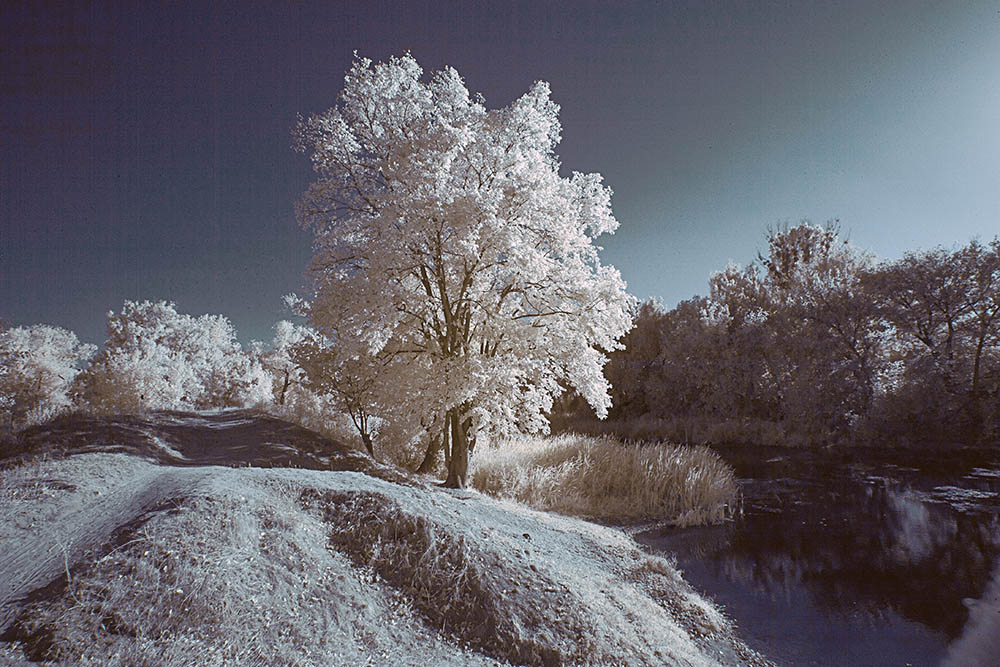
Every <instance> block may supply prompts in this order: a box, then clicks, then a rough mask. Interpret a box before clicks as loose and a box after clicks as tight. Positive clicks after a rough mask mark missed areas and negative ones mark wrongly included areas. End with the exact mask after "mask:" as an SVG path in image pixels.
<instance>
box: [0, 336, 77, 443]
mask: <svg viewBox="0 0 1000 667" xmlns="http://www.w3.org/2000/svg"><path fill="white" fill-rule="evenodd" d="M96 349H97V348H95V347H94V346H93V345H86V344H81V343H80V341H79V339H77V337H76V334H74V333H73V332H72V331H67V330H66V329H61V328H59V327H54V326H49V325H46V324H36V325H34V326H27V327H15V328H12V329H5V330H3V331H0V412H3V413H5V414H6V419H5V420H4V421H5V426H6V427H7V428H9V429H11V430H15V429H17V428H18V427H20V426H24V425H28V424H32V423H38V422H41V421H44V420H46V419H48V418H50V417H52V416H54V415H55V414H57V413H58V412H59V411H60V410H63V409H66V408H68V407H69V406H70V397H69V389H70V386H71V385H72V383H73V380H74V378H75V377H76V375H77V373H79V372H80V371H79V368H80V365H82V364H84V363H86V361H87V360H88V359H89V358H90V357H91V356H92V355H93V354H94V352H95V351H96Z"/></svg>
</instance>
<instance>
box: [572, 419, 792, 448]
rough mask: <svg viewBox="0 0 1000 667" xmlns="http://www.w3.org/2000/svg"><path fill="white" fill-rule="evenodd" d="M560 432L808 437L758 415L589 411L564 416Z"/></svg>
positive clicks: (708, 439)
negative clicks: (620, 415)
mask: <svg viewBox="0 0 1000 667" xmlns="http://www.w3.org/2000/svg"><path fill="white" fill-rule="evenodd" d="M558 431H559V432H575V433H586V434H588V435H595V436H597V435H607V436H614V437H617V438H621V439H623V440H642V441H646V442H655V441H660V440H666V441H669V442H678V443H684V444H699V445H706V444H714V445H743V444H745V445H783V446H793V447H802V446H807V445H808V444H809V441H808V440H807V439H806V438H804V436H803V435H802V434H799V433H793V432H790V431H789V430H788V429H787V428H786V427H784V426H783V425H782V424H779V423H778V422H774V421H766V420H760V419H721V420H719V419H711V418H705V417H682V416H676V417H675V416H668V417H658V416H653V415H649V414H647V415H643V416H641V417H634V418H631V419H605V420H603V421H599V420H598V419H597V418H596V417H593V416H592V415H588V416H577V417H569V418H563V419H562V420H560V422H559V429H558Z"/></svg>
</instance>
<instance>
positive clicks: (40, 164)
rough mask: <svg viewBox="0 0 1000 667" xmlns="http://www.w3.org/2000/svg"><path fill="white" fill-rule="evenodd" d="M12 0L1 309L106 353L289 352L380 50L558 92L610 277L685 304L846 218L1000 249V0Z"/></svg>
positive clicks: (471, 77) (880, 244)
mask: <svg viewBox="0 0 1000 667" xmlns="http://www.w3.org/2000/svg"><path fill="white" fill-rule="evenodd" d="M64 4H68V3H62V2H59V3H53V4H51V5H48V7H50V8H46V7H47V5H46V3H43V2H7V3H3V8H2V9H0V26H2V27H0V49H2V50H3V56H2V64H0V67H2V71H0V88H2V130H0V147H2V152H3V159H2V161H0V164H2V166H0V318H3V319H4V320H5V321H7V322H8V323H10V324H32V323H36V322H47V323H51V324H57V325H60V326H64V327H67V328H70V329H73V330H74V331H76V332H77V333H78V334H79V335H80V337H81V338H83V339H84V340H87V341H90V342H100V341H102V340H103V338H104V333H105V332H104V322H105V319H104V318H105V313H106V312H107V311H108V310H109V309H114V310H118V309H119V308H120V307H121V303H122V301H123V300H124V299H169V300H173V301H176V303H177V305H178V309H179V310H181V311H183V312H188V313H191V314H201V313H205V312H211V313H224V314H226V315H227V316H229V317H230V319H231V320H232V321H233V323H234V324H235V325H236V327H237V328H238V329H239V331H240V334H241V338H242V339H244V340H247V339H249V338H260V339H269V338H270V332H269V329H270V327H271V325H272V324H273V323H274V322H275V321H276V320H277V319H280V318H282V317H287V316H288V314H287V313H286V312H284V311H283V308H282V304H281V299H280V297H281V295H282V294H285V293H287V292H291V291H299V290H301V287H302V283H303V272H304V270H305V266H306V264H307V262H308V259H309V240H310V239H309V236H308V234H306V233H305V232H303V231H301V230H299V229H298V227H297V225H296V223H295V219H294V214H293V204H294V202H295V200H296V199H297V198H298V196H299V195H300V194H301V192H302V191H303V190H304V189H305V187H306V186H307V184H308V183H309V181H310V180H311V178H312V172H311V170H310V167H309V164H308V160H307V159H306V158H305V157H304V156H302V155H299V154H296V153H294V152H293V151H292V150H291V148H290V146H291V138H290V129H291V127H292V125H293V124H294V122H295V119H296V114H297V113H302V114H304V115H308V114H310V113H316V112H320V111H323V110H324V109H326V108H328V107H330V106H332V105H333V104H334V102H335V101H336V96H337V94H338V92H339V91H340V88H341V85H342V81H343V75H344V72H345V71H346V70H347V68H348V67H349V66H350V64H351V60H352V57H353V55H352V54H353V52H354V50H355V49H356V50H358V52H359V53H360V54H361V55H363V56H366V57H370V58H372V59H374V60H383V59H385V58H387V57H388V56H389V55H393V54H397V55H398V54H402V53H404V52H405V51H407V50H409V51H411V52H412V53H413V55H414V56H415V57H416V59H417V60H418V61H419V62H420V63H421V65H423V66H424V68H425V70H432V69H437V68H439V67H441V66H442V65H445V64H448V65H452V66H454V67H455V68H456V69H457V70H458V71H459V72H460V73H461V74H462V75H463V76H464V77H465V79H466V82H467V85H468V87H469V88H470V89H471V90H473V91H480V92H482V93H483V94H484V95H485V97H486V100H487V104H488V106H490V107H497V106H503V105H506V104H508V103H509V102H510V101H511V100H512V99H514V98H515V97H517V96H518V95H520V94H521V93H523V92H524V91H526V90H527V88H528V87H529V86H530V85H531V83H532V82H533V81H535V80H537V79H544V80H547V81H549V82H550V83H551V86H552V95H553V98H554V99H555V101H556V102H557V103H559V104H560V105H561V106H562V113H561V116H560V117H561V120H562V123H563V142H562V144H561V146H560V147H559V149H558V152H559V154H560V157H561V158H562V163H563V165H564V168H565V169H566V170H567V171H569V170H577V171H599V172H601V173H602V174H603V175H604V177H605V181H606V182H607V183H608V184H609V185H611V187H612V188H613V189H614V190H615V197H614V199H613V205H614V210H615V213H616V215H617V217H618V219H619V221H620V222H621V228H620V229H619V231H618V233H617V234H616V235H615V236H613V237H608V238H604V239H603V245H604V247H605V251H604V252H603V253H602V257H603V258H604V261H605V262H608V263H611V264H614V265H615V266H617V267H618V268H619V269H621V271H622V273H623V275H624V276H625V278H626V280H627V281H628V282H629V286H630V291H632V292H633V293H635V294H636V295H637V296H639V297H641V298H646V297H649V296H660V297H662V298H663V300H664V302H665V303H667V304H668V305H672V304H673V303H676V302H677V301H678V300H680V299H684V298H687V297H690V296H692V295H694V294H696V293H704V292H705V291H706V281H707V278H708V275H709V273H710V272H712V271H714V270H717V269H721V268H723V267H724V266H725V264H726V262H727V260H729V259H730V258H732V259H734V260H736V261H739V262H747V261H749V260H750V259H752V258H753V256H754V254H755V252H756V250H757V249H758V248H760V247H761V246H762V239H763V234H764V232H765V230H766V229H767V227H768V226H774V225H776V224H780V223H781V222H785V221H788V222H795V221H797V220H799V219H801V218H811V219H812V220H814V221H815V222H822V221H824V220H827V219H830V218H839V219H840V220H841V224H842V227H843V229H844V230H845V231H847V232H849V234H850V236H851V238H852V240H853V241H854V242H855V243H856V244H857V245H860V246H862V247H865V248H868V249H870V250H872V251H874V252H875V253H876V254H878V255H879V256H881V257H898V256H900V255H901V254H902V253H903V252H904V251H905V250H908V249H915V248H921V247H930V246H933V245H937V244H945V245H951V244H954V243H964V242H966V241H968V240H969V239H970V238H972V237H973V236H979V237H981V238H984V239H989V238H992V237H993V236H994V235H996V234H997V233H1000V69H998V65H1000V4H998V3H997V2H995V1H993V2H920V1H915V2H891V1H888V2H871V1H870V0H869V1H864V2H825V3H812V2H763V1H758V2H718V3H708V2H690V3H673V2H634V3H628V2H604V3H598V2H587V1H586V0H576V1H573V2H551V3H546V2H539V1H536V2H473V1H469V0H466V1H463V2H441V1H434V2H378V1H376V2H351V3H346V2H344V3H341V2H335V1H330V2H323V3H315V5H312V6H310V7H308V8H301V9H289V8H288V6H289V4H291V3H289V4H286V3H280V4H279V3H275V4H264V3H254V2H232V3H208V2H206V3H196V4H190V3H177V2H172V3H169V4H164V5H161V6H158V5H157V3H153V2H140V3H115V4H108V5H104V4H101V5H98V4H94V5H90V6H87V5H86V4H85V3H77V4H76V6H75V7H74V8H72V9H69V8H66V7H64V6H63V5H64Z"/></svg>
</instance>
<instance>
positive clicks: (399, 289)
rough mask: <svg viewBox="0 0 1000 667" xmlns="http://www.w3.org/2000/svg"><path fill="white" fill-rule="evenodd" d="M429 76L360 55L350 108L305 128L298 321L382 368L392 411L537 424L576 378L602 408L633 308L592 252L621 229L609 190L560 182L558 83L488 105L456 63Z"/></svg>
mask: <svg viewBox="0 0 1000 667" xmlns="http://www.w3.org/2000/svg"><path fill="white" fill-rule="evenodd" d="M422 74H423V72H422V70H421V68H420V66H419V65H418V64H417V62H416V61H415V60H414V59H413V58H412V57H411V56H409V55H406V56H403V57H401V58H392V59H390V60H389V61H388V62H387V63H378V64H373V63H372V62H371V61H370V60H367V59H359V60H357V61H356V62H355V64H354V66H353V67H352V68H351V70H350V72H348V74H347V76H346V77H345V84H344V90H343V92H342V94H341V97H340V104H339V105H338V106H336V107H334V108H332V109H330V110H329V111H327V112H325V113H323V114H320V115H318V116H314V117H311V118H309V119H308V120H303V121H301V122H300V124H299V126H298V128H297V132H296V134H297V137H298V140H299V148H300V149H301V150H303V151H308V152H309V153H310V154H311V158H312V162H313V166H314V168H315V170H316V172H317V174H318V178H317V180H316V182H315V183H313V185H312V186H311V187H310V188H309V190H308V191H307V192H306V194H305V196H304V197H303V199H302V201H301V202H300V205H299V211H298V213H299V218H300V221H301V223H302V224H303V225H304V226H305V227H307V228H309V229H311V230H312V231H313V233H314V235H315V241H314V257H313V262H312V276H313V279H314V290H315V291H314V292H313V293H312V294H311V295H310V297H309V298H308V299H307V300H306V302H307V303H308V308H306V309H304V310H305V311H307V312H304V314H306V315H307V316H308V317H309V319H310V321H311V324H312V325H313V326H314V327H316V328H317V329H318V330H319V331H321V332H323V333H324V334H325V335H328V336H330V337H331V338H333V339H334V340H336V342H337V345H338V347H339V351H340V354H341V355H342V356H343V357H345V358H348V359H351V358H354V359H363V358H365V357H378V358H380V359H381V361H380V362H379V364H380V366H379V368H381V369H382V371H383V372H385V375H386V379H387V381H386V382H382V383H380V386H381V388H382V390H383V392H384V394H385V396H384V400H383V404H384V405H392V406H394V407H395V409H397V410H401V411H403V412H406V411H408V412H410V413H417V414H420V415H422V416H429V415H432V414H435V413H437V412H440V411H443V410H449V409H452V408H454V407H456V406H465V408H464V409H465V412H466V416H467V417H468V418H471V419H473V420H474V422H475V424H476V426H477V427H479V428H487V429H492V430H498V431H501V432H509V431H511V430H525V431H539V430H544V429H545V428H547V422H546V420H545V417H544V413H545V412H546V411H547V410H548V409H549V408H550V406H551V401H552V397H553V395H557V394H558V393H559V392H560V391H561V386H562V385H569V386H572V387H574V388H576V389H577V391H579V392H580V393H581V395H582V396H583V397H584V398H585V399H586V400H587V401H588V402H589V403H590V404H591V405H592V406H593V407H594V409H595V410H596V411H597V412H598V414H600V415H602V416H603V415H604V414H605V413H606V411H607V408H608V406H609V403H610V400H609V397H608V385H607V382H606V381H605V379H604V377H603V375H602V373H601V368H602V366H603V364H604V363H605V361H606V357H605V353H606V352H608V351H610V350H613V349H616V348H617V347H618V346H619V345H618V342H617V341H618V339H619V338H620V337H621V336H622V335H623V334H624V333H625V332H626V331H627V329H628V328H629V326H630V324H631V312H632V309H633V305H634V300H633V299H632V297H630V296H629V295H627V294H626V292H625V283H624V282H623V280H622V279H621V276H620V275H619V273H618V271H617V270H616V269H614V267H610V266H603V265H602V264H601V263H600V260H599V258H598V254H597V251H598V248H597V246H596V245H595V244H594V239H595V238H596V237H597V236H599V235H600V234H603V233H611V232H613V231H614V230H615V229H616V228H617V226H618V222H617V221H616V220H615V218H614V216H613V215H612V212H611V205H610V198H611V191H610V189H609V188H607V187H606V186H604V185H603V184H602V182H601V177H600V175H598V174H579V173H574V174H572V176H570V177H568V178H567V177H562V176H560V175H559V162H558V159H557V156H556V155H555V152H554V149H555V146H556V145H557V144H558V142H559V133H560V125H559V120H558V116H557V114H558V106H557V105H556V104H555V103H553V102H552V101H551V100H550V99H549V86H548V84H546V83H544V82H538V83H536V84H535V85H534V86H532V87H531V89H530V90H529V91H528V92H527V93H525V94H524V95H523V96H522V97H520V98H519V99H517V100H515V101H514V102H513V103H512V104H511V105H510V106H508V107H506V108H503V109H496V110H487V109H486V107H485V105H484V103H483V102H482V99H481V98H479V97H473V96H470V95H469V91H468V90H467V89H466V87H465V85H464V83H463V81H462V79H461V77H460V76H459V75H458V73H457V72H456V71H455V70H453V69H451V68H446V69H444V70H442V71H440V72H436V73H435V74H434V75H432V76H431V77H430V80H429V81H426V82H425V81H422V80H421V78H422ZM386 369H388V371H386Z"/></svg>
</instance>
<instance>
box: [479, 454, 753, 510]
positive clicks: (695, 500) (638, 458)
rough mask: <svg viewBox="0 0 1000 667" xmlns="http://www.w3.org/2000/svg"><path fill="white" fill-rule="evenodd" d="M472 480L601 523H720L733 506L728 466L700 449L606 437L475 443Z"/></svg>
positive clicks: (488, 490) (503, 495)
mask: <svg viewBox="0 0 1000 667" xmlns="http://www.w3.org/2000/svg"><path fill="white" fill-rule="evenodd" d="M471 480H472V482H471V483H472V486H474V487H475V488H477V489H479V490H480V491H483V492H484V493H488V494H490V495H493V496H496V497H500V498H508V499H511V500H515V501H517V502H520V503H524V504H526V505H529V506H530V507H533V508H535V509H539V510H544V511H554V512H560V513H563V514H571V515H574V516H580V517H584V518H589V519H599V520H608V521H623V522H632V521H662V522H666V523H671V524H674V525H679V526H692V525H700V524H711V523H720V522H722V521H724V520H726V519H727V518H729V517H731V516H732V513H733V512H734V511H735V508H736V504H737V498H738V487H737V483H736V478H735V476H734V473H733V470H732V468H730V467H729V466H728V465H727V464H726V463H725V462H724V461H723V460H722V459H721V458H719V456H718V455H717V454H715V453H714V452H713V451H712V450H710V449H709V448H707V447H703V446H697V447H691V446H682V445H670V444H665V443H659V444H635V445H626V444H623V443H622V442H621V441H619V440H616V439H614V438H610V437H592V436H580V435H561V436H556V437H549V438H537V437H535V438H533V437H521V438H516V439H511V440H505V441H501V442H498V443H496V444H489V445H483V446H481V447H479V448H477V449H476V452H475V456H474V457H473V460H472V476H471Z"/></svg>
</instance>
